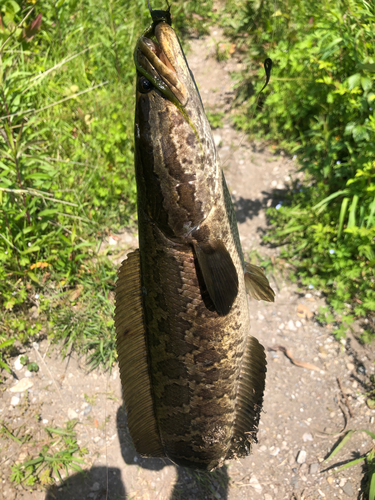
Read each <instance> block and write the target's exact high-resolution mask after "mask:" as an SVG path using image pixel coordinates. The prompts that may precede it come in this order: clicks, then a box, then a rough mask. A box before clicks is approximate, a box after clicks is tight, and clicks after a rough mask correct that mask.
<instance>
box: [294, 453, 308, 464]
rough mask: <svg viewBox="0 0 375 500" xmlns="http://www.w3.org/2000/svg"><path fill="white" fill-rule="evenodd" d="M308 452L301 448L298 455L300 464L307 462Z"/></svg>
mask: <svg viewBox="0 0 375 500" xmlns="http://www.w3.org/2000/svg"><path fill="white" fill-rule="evenodd" d="M306 456H307V453H306V451H305V450H300V451H299V452H298V455H297V459H296V462H297V463H298V464H304V463H305V462H306Z"/></svg>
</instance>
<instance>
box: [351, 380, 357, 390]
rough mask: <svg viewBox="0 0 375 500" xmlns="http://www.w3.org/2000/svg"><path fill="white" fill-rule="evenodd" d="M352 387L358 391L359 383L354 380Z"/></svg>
mask: <svg viewBox="0 0 375 500" xmlns="http://www.w3.org/2000/svg"><path fill="white" fill-rule="evenodd" d="M352 387H353V389H357V387H358V382H357V381H356V380H354V382H353V383H352Z"/></svg>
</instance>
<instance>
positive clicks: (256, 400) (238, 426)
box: [226, 335, 267, 459]
mask: <svg viewBox="0 0 375 500" xmlns="http://www.w3.org/2000/svg"><path fill="white" fill-rule="evenodd" d="M266 371H267V362H266V355H265V352H264V348H263V346H262V345H261V344H260V343H259V342H258V341H257V339H256V338H254V337H252V336H251V335H249V336H248V338H247V343H246V350H245V355H244V359H243V363H242V368H241V375H240V380H239V386H238V391H237V400H236V410H235V411H236V416H235V419H234V426H233V435H232V444H231V447H230V450H229V452H228V454H227V457H226V458H227V459H229V458H236V457H237V456H244V455H248V454H249V453H250V449H251V444H252V443H253V442H256V433H257V430H258V423H259V418H260V413H261V410H262V403H263V392H264V386H265V380H266Z"/></svg>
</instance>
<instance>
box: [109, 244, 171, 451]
mask: <svg viewBox="0 0 375 500" xmlns="http://www.w3.org/2000/svg"><path fill="white" fill-rule="evenodd" d="M115 326H116V345H117V354H118V361H119V367H120V377H121V384H122V389H123V395H124V400H125V407H126V409H127V413H128V427H129V432H130V435H131V437H132V439H133V443H134V446H135V448H136V450H137V451H138V453H140V454H141V455H144V456H152V457H163V456H165V454H164V451H163V446H162V443H161V440H160V435H159V431H158V427H157V422H156V419H155V414H154V406H153V400H152V395H151V383H150V376H149V370H148V363H147V346H146V338H145V326H144V319H143V305H142V295H141V276H140V258H139V250H136V251H135V252H132V253H130V254H129V255H128V257H127V259H126V260H125V261H123V263H122V265H121V267H120V270H119V273H118V280H117V284H116V310H115Z"/></svg>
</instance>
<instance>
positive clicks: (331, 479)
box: [327, 476, 334, 484]
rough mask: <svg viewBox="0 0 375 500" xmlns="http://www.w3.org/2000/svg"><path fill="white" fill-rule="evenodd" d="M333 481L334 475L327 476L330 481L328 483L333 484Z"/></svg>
mask: <svg viewBox="0 0 375 500" xmlns="http://www.w3.org/2000/svg"><path fill="white" fill-rule="evenodd" d="M333 482H334V479H333V477H332V476H328V477H327V483H328V484H333Z"/></svg>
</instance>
